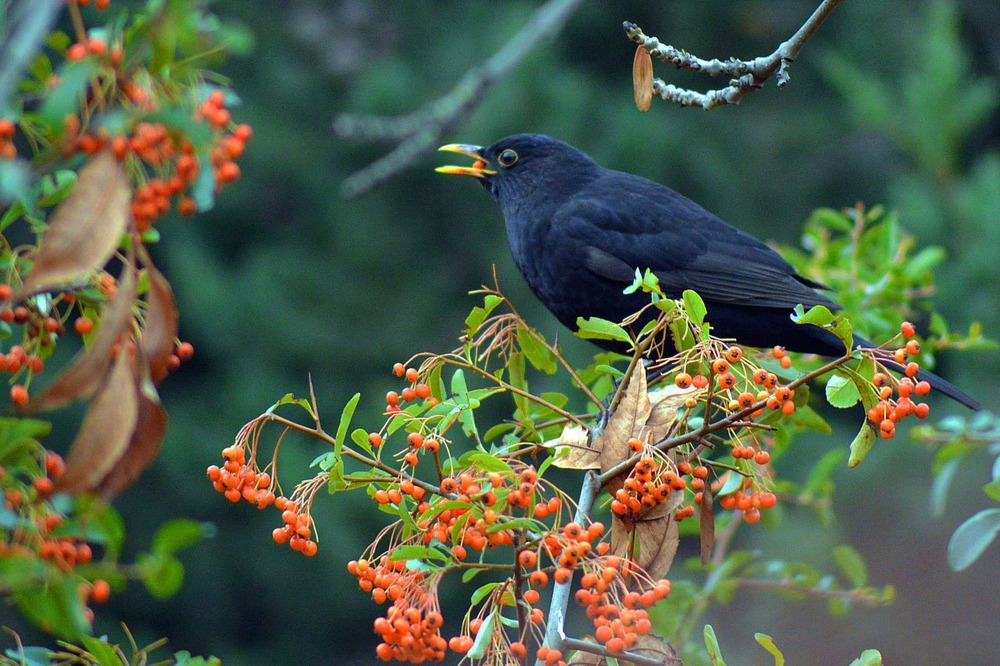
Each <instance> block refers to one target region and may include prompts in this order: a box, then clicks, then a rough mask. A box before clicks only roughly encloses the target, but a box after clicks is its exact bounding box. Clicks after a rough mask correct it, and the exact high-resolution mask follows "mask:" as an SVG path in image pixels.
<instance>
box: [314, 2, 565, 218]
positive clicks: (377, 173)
mask: <svg viewBox="0 0 1000 666" xmlns="http://www.w3.org/2000/svg"><path fill="white" fill-rule="evenodd" d="M581 2H582V0H549V2H547V3H545V4H544V5H542V6H541V7H539V8H538V9H537V10H535V13H534V15H533V16H532V17H531V20H529V21H528V23H526V24H525V26H524V27H523V28H521V30H520V32H518V33H517V34H516V35H514V37H512V38H511V39H510V40H508V41H507V43H506V44H505V45H504V46H503V47H502V48H501V49H500V50H499V51H497V52H496V53H494V54H493V55H492V56H490V57H489V58H488V59H487V60H486V62H484V63H483V64H482V65H480V66H479V67H474V68H472V69H470V70H469V71H468V72H466V73H465V75H464V76H463V77H462V78H461V79H460V80H459V82H458V83H457V84H456V85H455V87H454V88H453V89H452V90H451V92H449V93H447V94H446V95H444V96H443V97H440V98H439V99H437V100H435V101H433V102H431V103H429V104H426V105H425V106H424V107H423V108H421V109H420V110H418V111H415V112H413V113H411V114H408V115H405V116H397V117H377V116H357V115H351V114H344V115H341V116H340V117H338V118H337V119H336V120H335V121H334V124H333V128H334V131H335V132H337V134H339V135H340V136H342V137H345V138H349V139H377V138H378V139H393V140H395V141H398V142H399V145H398V146H396V148H395V149H394V150H393V151H392V152H390V153H389V154H388V155H384V156H383V157H381V158H379V159H377V160H375V161H374V162H372V163H371V164H369V165H368V166H366V167H365V168H363V169H361V170H360V171H358V172H356V173H354V174H352V175H350V176H348V177H347V178H346V179H345V180H344V182H343V184H342V185H341V192H342V193H343V194H344V196H346V197H349V198H353V197H358V196H361V195H362V194H364V193H366V192H368V191H369V190H371V189H373V188H375V187H377V186H378V185H381V184H382V183H384V182H386V181H387V180H389V179H390V178H392V177H393V176H395V175H396V174H397V173H399V172H400V171H402V170H403V169H405V168H406V167H408V166H410V165H411V164H413V163H414V162H416V161H417V159H418V158H419V157H420V156H421V155H423V154H425V153H427V152H428V151H430V150H433V149H434V148H436V147H437V145H438V144H439V143H441V139H442V138H443V137H444V136H445V134H447V133H448V132H450V131H451V130H452V129H454V128H455V127H456V126H458V124H459V123H460V122H462V121H463V120H464V119H465V118H466V117H468V116H469V114H470V113H471V112H472V110H473V109H475V108H476V107H477V106H479V104H480V103H481V102H482V100H483V98H484V97H485V95H486V92H487V91H488V90H489V89H490V88H491V87H492V86H493V85H495V84H496V83H498V82H499V81H501V80H502V79H503V77H505V76H506V75H507V74H508V73H510V71H511V70H512V69H514V68H515V67H516V66H517V65H518V64H520V63H521V61H522V60H524V59H525V58H526V57H527V56H528V54H530V53H531V52H532V51H534V50H535V48H536V47H538V45H539V44H541V43H542V42H543V41H544V40H545V39H547V38H549V37H551V36H552V35H554V34H556V33H557V32H558V31H559V30H560V29H561V28H562V26H563V25H564V24H565V23H566V21H567V20H568V19H569V17H570V16H571V15H572V14H573V12H574V11H576V9H577V7H578V6H579V5H580V4H581Z"/></svg>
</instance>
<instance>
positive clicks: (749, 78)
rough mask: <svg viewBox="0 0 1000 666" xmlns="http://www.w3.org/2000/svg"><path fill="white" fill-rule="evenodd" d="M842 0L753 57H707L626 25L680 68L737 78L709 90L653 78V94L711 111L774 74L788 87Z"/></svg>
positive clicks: (824, 5)
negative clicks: (799, 62)
mask: <svg viewBox="0 0 1000 666" xmlns="http://www.w3.org/2000/svg"><path fill="white" fill-rule="evenodd" d="M841 2H842V0H823V2H821V3H820V5H819V7H817V8H816V11H814V12H813V13H812V15H811V16H810V17H809V18H808V19H807V20H806V22H805V23H803V24H802V26H801V27H800V28H799V29H798V30H797V31H796V32H795V34H794V35H792V36H791V37H790V38H789V39H788V40H787V41H784V42H782V43H781V44H780V45H779V46H778V48H777V49H775V51H774V53H772V54H771V55H768V56H763V57H760V58H754V59H753V60H738V59H736V58H729V59H728V60H719V59H718V58H713V59H712V60H704V59H702V58H699V57H697V56H694V55H692V54H690V53H688V52H687V51H684V50H682V49H677V48H674V47H673V46H670V45H668V44H661V43H660V40H658V39H657V38H656V37H649V36H647V35H645V34H644V33H643V32H642V29H641V28H640V27H639V26H638V25H636V24H635V23H632V22H631V21H625V22H624V23H623V24H622V27H623V28H624V30H625V34H626V35H627V36H628V38H629V39H631V40H632V41H633V42H635V43H636V44H639V45H640V46H642V47H643V48H644V49H646V50H647V51H648V52H649V54H650V55H651V56H653V57H654V58H659V59H660V60H662V61H663V62H666V63H669V64H671V65H673V66H675V67H677V68H678V69H690V70H692V71H695V72H701V73H704V74H708V75H709V76H730V77H733V78H732V79H730V81H729V85H728V86H726V87H725V88H719V89H717V90H709V91H708V92H705V93H701V92H698V91H696V90H690V89H687V88H678V87H677V86H675V85H673V84H668V83H665V82H664V81H663V80H662V79H654V80H653V94H655V95H659V96H660V98H661V99H663V100H664V101H665V102H673V103H674V104H679V105H681V106H696V107H701V108H702V109H705V110H706V111H710V110H711V109H714V108H715V107H716V106H721V105H724V104H739V103H740V100H742V99H743V97H745V96H746V95H747V94H749V93H752V92H754V91H756V90H757V89H759V88H760V87H761V86H763V85H764V82H765V81H767V80H768V79H769V78H771V76H774V77H775V82H776V83H777V86H778V87H779V88H783V87H785V85H787V84H788V80H789V78H790V77H789V74H788V69H789V67H790V66H791V64H792V63H793V62H794V61H795V59H796V58H797V57H798V55H799V53H800V52H801V51H802V47H804V46H805V44H806V42H807V41H809V38H810V37H812V36H813V34H814V33H815V32H816V30H817V29H818V28H819V26H820V25H822V23H823V21H825V20H826V18H827V17H828V16H829V15H830V14H831V13H832V12H833V10H834V9H835V8H836V7H837V5H839V4H840V3H841Z"/></svg>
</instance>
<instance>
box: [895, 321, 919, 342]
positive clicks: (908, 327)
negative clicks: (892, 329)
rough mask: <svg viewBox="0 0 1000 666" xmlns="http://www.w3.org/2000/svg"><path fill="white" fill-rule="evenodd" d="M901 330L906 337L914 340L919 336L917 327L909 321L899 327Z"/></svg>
mask: <svg viewBox="0 0 1000 666" xmlns="http://www.w3.org/2000/svg"><path fill="white" fill-rule="evenodd" d="M899 330H900V331H901V332H902V334H903V336H904V337H907V338H912V337H913V336H914V335H916V334H917V329H916V327H915V326H914V325H913V324H911V323H910V322H908V321H904V322H903V323H902V324H900V325H899Z"/></svg>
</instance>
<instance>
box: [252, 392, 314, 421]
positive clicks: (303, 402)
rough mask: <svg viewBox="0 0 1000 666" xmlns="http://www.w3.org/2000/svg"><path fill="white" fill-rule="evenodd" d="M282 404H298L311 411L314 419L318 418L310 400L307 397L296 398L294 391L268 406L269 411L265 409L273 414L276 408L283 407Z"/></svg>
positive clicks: (310, 413) (310, 414) (266, 412)
mask: <svg viewBox="0 0 1000 666" xmlns="http://www.w3.org/2000/svg"><path fill="white" fill-rule="evenodd" d="M282 405H298V406H299V407H301V408H302V409H304V410H306V411H307V412H308V413H309V416H311V417H312V418H313V420H316V414H315V413H314V412H313V408H312V405H311V404H309V401H308V400H306V399H305V398H296V397H295V395H294V394H292V393H286V394H285V395H284V396H283V397H282V398H281V400H279V401H278V402H276V403H274V404H273V405H271V406H270V407H268V408H267V411H265V412H264V413H265V414H273V413H274V410H276V409H277V408H278V407H281V406H282Z"/></svg>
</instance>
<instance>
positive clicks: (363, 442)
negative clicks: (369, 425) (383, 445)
mask: <svg viewBox="0 0 1000 666" xmlns="http://www.w3.org/2000/svg"><path fill="white" fill-rule="evenodd" d="M351 441H352V442H354V443H355V445H357V447H358V448H359V449H361V450H362V451H364V452H365V453H367V454H368V455H370V456H374V455H375V451H373V450H372V445H371V442H369V441H368V431H367V430H365V429H364V428H355V429H354V430H352V431H351Z"/></svg>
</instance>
